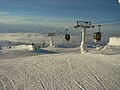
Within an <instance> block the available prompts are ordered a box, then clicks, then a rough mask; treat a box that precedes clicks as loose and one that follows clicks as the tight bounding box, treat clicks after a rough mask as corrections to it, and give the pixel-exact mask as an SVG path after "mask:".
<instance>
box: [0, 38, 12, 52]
mask: <svg viewBox="0 0 120 90" xmlns="http://www.w3.org/2000/svg"><path fill="white" fill-rule="evenodd" d="M11 45H14V43H13V42H11V41H7V40H1V41H0V50H1V49H2V47H3V46H11Z"/></svg>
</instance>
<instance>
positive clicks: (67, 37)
mask: <svg viewBox="0 0 120 90" xmlns="http://www.w3.org/2000/svg"><path fill="white" fill-rule="evenodd" d="M67 31H68V29H66V35H65V39H66V41H70V35H69V34H67Z"/></svg>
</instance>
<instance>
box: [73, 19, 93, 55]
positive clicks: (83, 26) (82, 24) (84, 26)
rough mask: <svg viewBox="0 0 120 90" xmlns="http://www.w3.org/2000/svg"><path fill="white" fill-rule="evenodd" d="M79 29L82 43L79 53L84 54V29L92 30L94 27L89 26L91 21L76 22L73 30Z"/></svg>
mask: <svg viewBox="0 0 120 90" xmlns="http://www.w3.org/2000/svg"><path fill="white" fill-rule="evenodd" d="M79 27H80V28H81V29H82V41H81V45H80V52H81V53H85V52H87V50H86V29H87V28H91V27H92V28H94V26H92V25H91V21H77V25H76V26H74V28H79Z"/></svg>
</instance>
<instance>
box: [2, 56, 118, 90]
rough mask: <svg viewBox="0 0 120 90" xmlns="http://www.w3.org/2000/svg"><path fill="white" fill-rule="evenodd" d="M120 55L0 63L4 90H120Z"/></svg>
mask: <svg viewBox="0 0 120 90" xmlns="http://www.w3.org/2000/svg"><path fill="white" fill-rule="evenodd" d="M119 58H120V55H114V56H106V55H100V54H98V55H94V54H49V55H38V56H30V57H24V58H17V59H7V60H1V61H0V90H120V79H119V78H120V60H119Z"/></svg>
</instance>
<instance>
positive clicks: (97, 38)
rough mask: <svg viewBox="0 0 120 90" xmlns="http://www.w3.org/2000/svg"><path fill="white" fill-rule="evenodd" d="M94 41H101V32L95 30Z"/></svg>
mask: <svg viewBox="0 0 120 90" xmlns="http://www.w3.org/2000/svg"><path fill="white" fill-rule="evenodd" d="M93 40H94V42H98V41H101V32H95V33H94V35H93Z"/></svg>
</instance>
